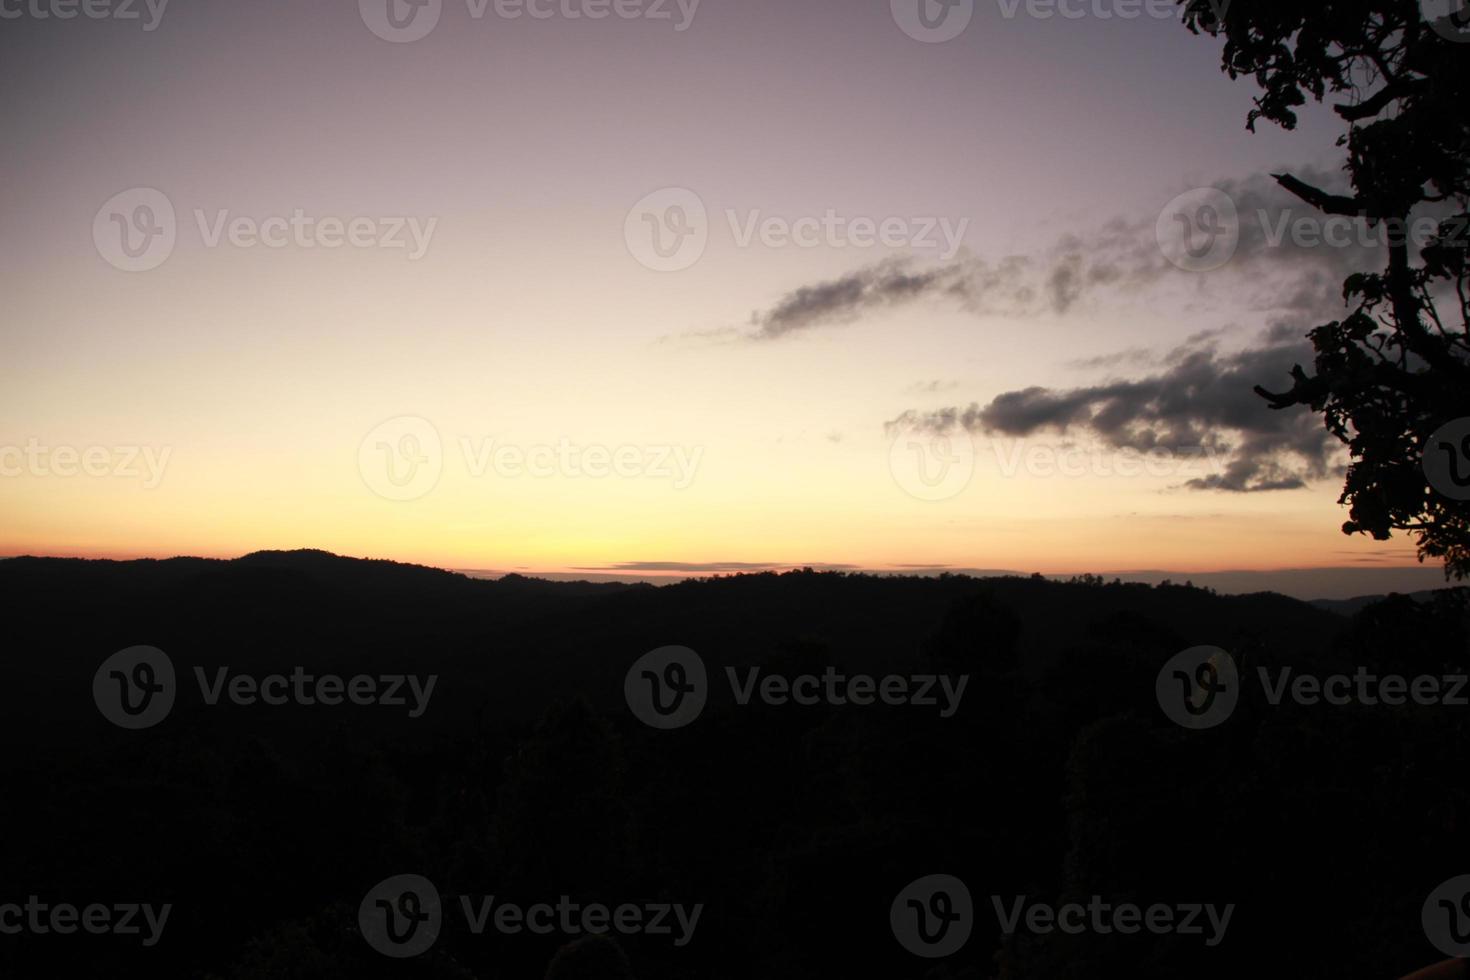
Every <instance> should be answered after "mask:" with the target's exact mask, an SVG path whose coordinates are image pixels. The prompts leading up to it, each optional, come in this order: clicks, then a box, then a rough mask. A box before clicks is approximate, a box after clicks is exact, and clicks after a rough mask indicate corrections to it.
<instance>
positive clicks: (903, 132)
mask: <svg viewBox="0 0 1470 980" xmlns="http://www.w3.org/2000/svg"><path fill="white" fill-rule="evenodd" d="M122 2H123V0H116V2H115V3H113V4H108V3H105V2H102V0H93V4H94V6H93V9H94V10H96V11H100V12H109V13H110V14H111V16H105V17H93V16H86V15H84V14H79V15H78V16H76V17H74V18H71V19H58V18H57V17H55V16H49V15H51V14H54V13H57V12H59V11H58V7H59V8H61V9H63V10H64V9H68V8H67V5H66V4H65V3H57V2H56V0H0V88H3V90H4V91H5V92H6V93H7V98H5V99H4V100H0V129H3V131H4V132H5V133H6V134H7V137H8V138H7V139H6V140H5V141H4V142H3V144H0V169H3V174H4V177H5V179H4V181H3V185H0V225H3V228H4V234H3V236H0V250H3V252H0V291H3V294H4V296H5V297H6V300H7V301H6V303H5V314H4V319H3V330H4V335H5V337H4V339H5V350H6V354H7V356H6V357H5V358H4V360H3V362H0V474H3V476H0V554H21V553H34V554H56V555H91V556H106V557H126V556H164V555H171V554H179V553H187V554H203V555H217V556H231V555H237V554H241V553H244V552H247V551H251V550H256V549H260V548H294V547H305V546H309V547H320V548H326V549H330V550H333V551H337V552H341V553H346V554H354V555H367V556H373V557H387V558H395V559H400V560H407V561H418V562H424V563H428V564H436V565H443V566H448V567H456V568H482V569H523V570H533V571H545V572H566V571H571V570H581V569H594V570H597V569H607V568H612V567H620V568H622V567H626V568H629V569H630V570H633V571H650V570H651V571H657V570H669V569H672V570H679V569H683V568H686V567H690V568H694V569H702V568H707V567H711V565H720V564H723V563H751V564H755V565H762V564H765V563H776V564H783V563H826V564H834V565H851V566H857V567H863V568H901V567H924V568H928V567H936V566H954V567H963V568H1010V569H1019V570H1024V571H1033V570H1037V571H1043V572H1058V573H1064V572H1075V571H1112V570H1126V569H1145V568H1164V569H1170V570H1177V571H1186V572H1187V571H1199V572H1203V571H1211V570H1214V571H1219V570H1227V569H1279V568H1301V567H1318V566H1340V567H1352V566H1373V567H1380V566H1402V565H1411V564H1413V552H1412V548H1411V546H1410V545H1409V543H1408V542H1407V541H1406V540H1404V539H1398V540H1395V541H1392V542H1388V543H1387V544H1375V543H1374V542H1371V541H1366V540H1363V539H1349V538H1346V537H1344V536H1342V535H1341V534H1340V533H1339V531H1338V527H1339V525H1340V524H1341V521H1342V520H1343V519H1344V517H1345V514H1344V513H1343V512H1342V511H1341V510H1340V509H1339V508H1338V507H1337V505H1336V503H1335V500H1336V497H1337V492H1338V489H1339V486H1340V480H1339V479H1338V478H1337V473H1336V467H1337V466H1338V465H1339V464H1340V462H1341V461H1340V459H1339V458H1338V457H1337V456H1336V455H1335V451H1334V450H1332V449H1331V447H1330V446H1328V445H1327V444H1326V443H1325V442H1324V441H1323V439H1322V437H1321V434H1320V426H1319V425H1318V424H1317V423H1315V422H1313V421H1312V420H1311V419H1307V418H1295V419H1292V418H1286V417H1282V416H1273V415H1271V413H1269V412H1268V410H1267V409H1265V408H1264V407H1263V406H1262V405H1261V404H1260V403H1259V401H1258V400H1257V399H1255V398H1254V396H1253V395H1251V394H1250V392H1249V387H1250V385H1251V384H1254V383H1279V382H1280V378H1281V377H1282V373H1283V372H1284V371H1285V369H1286V368H1288V367H1290V365H1291V363H1292V361H1293V359H1294V358H1300V357H1301V356H1302V354H1301V350H1302V339H1301V338H1302V335H1303V334H1304V333H1305V330H1306V329H1307V328H1309V327H1311V326H1312V325H1314V324H1316V323H1318V322H1322V321H1324V320H1326V319H1329V318H1331V317H1332V316H1333V315H1335V311H1336V309H1339V308H1340V305H1339V302H1338V301H1335V300H1334V298H1333V297H1334V295H1335V294H1337V293H1338V291H1339V290H1338V286H1339V284H1340V281H1341V279H1342V277H1343V275H1344V274H1345V273H1346V271H1347V270H1348V269H1350V268H1353V267H1355V266H1356V265H1357V264H1360V263H1365V262H1366V263H1368V264H1370V265H1371V264H1376V262H1377V258H1376V256H1375V255H1374V254H1373V251H1374V250H1373V249H1372V248H1371V247H1365V246H1361V245H1359V244H1356V243H1355V244H1351V245H1349V244H1346V243H1345V244H1344V245H1343V246H1341V247H1338V246H1326V245H1319V244H1316V243H1314V242H1307V243H1302V242H1300V241H1295V242H1294V241H1292V240H1289V239H1291V236H1289V235H1288V236H1287V239H1288V240H1278V239H1279V234H1275V233H1273V229H1279V227H1280V226H1278V225H1277V224H1276V222H1277V221H1278V220H1279V219H1280V218H1281V217H1282V216H1284V217H1285V218H1287V219H1288V220H1295V219H1296V218H1300V217H1304V216H1306V215H1307V212H1306V211H1305V210H1302V209H1291V208H1289V202H1287V201H1286V200H1285V199H1284V198H1283V197H1281V195H1280V194H1279V193H1278V192H1275V191H1274V190H1273V189H1272V186H1273V185H1271V184H1270V181H1269V179H1268V178H1267V176H1266V175H1267V174H1268V173H1269V172H1271V171H1275V170H1281V169H1291V170H1294V171H1295V172H1298V173H1304V174H1315V175H1316V178H1315V179H1320V180H1323V181H1326V182H1331V181H1332V180H1334V179H1335V177H1336V169H1337V166H1338V164H1337V162H1336V155H1335V153H1336V151H1335V149H1334V147H1333V141H1334V139H1335V138H1336V136H1337V135H1338V133H1339V129H1338V127H1337V126H1336V125H1335V124H1334V122H1333V121H1332V119H1331V118H1330V114H1328V113H1325V112H1321V111H1318V112H1314V113H1311V114H1310V115H1309V116H1308V117H1307V118H1306V120H1305V121H1304V125H1303V126H1302V127H1301V129H1299V130H1298V131H1297V132H1295V133H1282V132H1280V131H1278V130H1275V129H1271V128H1267V127H1264V126H1263V127H1262V129H1261V131H1260V132H1259V133H1258V134H1256V135H1251V134H1249V133H1247V132H1246V131H1245V128H1244V122H1245V115H1246V112H1247V110H1248V109H1249V107H1250V97H1251V95H1252V92H1253V89H1252V87H1251V85H1250V84H1249V83H1248V82H1246V81H1240V82H1234V83H1232V82H1231V81H1230V80H1229V79H1228V78H1226V77H1225V76H1224V75H1222V74H1221V73H1220V71H1219V68H1218V60H1219V50H1218V42H1216V41H1213V40H1211V39H1208V38H1199V37H1195V36H1193V35H1191V34H1189V33H1188V32H1187V31H1186V30H1184V28H1183V27H1181V26H1180V25H1179V23H1178V22H1177V20H1176V19H1164V18H1157V17H1151V16H1148V15H1147V11H1148V10H1150V9H1158V6H1159V5H1158V4H1157V3H1155V4H1152V5H1146V4H1143V3H1141V2H1134V3H1130V2H1129V0H1087V2H1086V3H1085V4H1084V3H1082V2H1080V0H1074V2H1073V3H1071V4H1067V3H1064V4H1063V6H1064V7H1065V8H1066V9H1068V10H1069V11H1070V12H1072V13H1079V14H1081V16H1076V17H1069V16H1061V15H1060V14H1058V15H1056V16H1051V17H1042V16H1036V14H1039V13H1044V12H1045V11H1046V10H1048V9H1050V8H1048V7H1046V6H1044V5H1042V4H1040V3H1038V2H1036V0H1032V2H1030V3H1027V2H1021V3H1019V5H1018V4H1016V3H1013V2H1011V0H975V3H974V5H973V6H974V9H973V15H972V17H971V19H970V21H969V24H968V26H967V27H966V28H965V29H964V30H963V32H961V33H960V34H959V35H958V36H956V37H954V38H953V39H951V40H949V41H946V42H944V43H926V42H925V41H922V40H919V39H916V38H915V37H913V36H910V33H906V31H905V30H904V29H903V26H901V25H905V24H906V25H907V26H908V27H909V28H910V31H911V32H913V33H919V34H920V35H922V34H923V30H922V29H920V28H916V27H915V24H916V19H915V18H916V14H915V11H914V9H913V5H914V4H916V3H917V2H918V0H894V2H893V4H892V5H890V3H889V2H888V0H862V2H854V0H803V2H792V0H738V2H735V0H703V2H700V3H698V4H692V2H691V0H685V3H684V4H683V6H682V7H681V5H680V4H678V3H676V2H675V0H666V2H665V0H641V2H639V0H618V2H617V3H616V4H615V3H613V2H611V0H602V2H601V3H599V0H556V2H555V3H551V2H539V3H533V4H531V5H530V6H531V7H534V8H535V9H536V11H537V12H538V13H541V14H549V16H543V17H533V16H531V14H530V13H529V12H527V11H528V10H529V8H527V7H526V6H525V5H523V4H515V5H510V4H509V3H508V0H502V2H501V4H500V5H499V6H500V12H497V4H496V3H495V2H493V0H492V2H491V3H490V4H489V5H488V6H482V5H481V4H479V3H478V0H443V2H442V4H438V5H436V4H432V3H431V4H430V5H429V6H428V7H424V8H423V9H421V10H417V16H418V17H419V18H420V19H418V20H413V19H412V18H413V17H414V16H415V9H416V8H413V7H411V6H409V5H408V4H407V3H404V2H403V0H392V2H393V3H394V4H395V7H396V10H397V16H396V20H395V21H390V20H389V16H388V11H387V9H386V8H387V3H388V2H389V0H363V2H362V4H359V3H357V2H356V0H322V2H315V3H306V2H301V0H297V2H284V0H281V2H272V0H252V2H251V3H248V4H247V3H220V2H215V3H206V2H202V0H193V2H190V0H173V2H171V3H167V4H166V5H163V7H162V9H161V10H160V9H159V6H160V5H159V4H158V2H157V0H155V2H154V4H153V7H152V9H151V10H150V8H149V6H148V5H147V4H145V3H143V2H142V0H137V2H136V3H132V4H130V5H129V7H128V9H126V10H125V11H124V10H118V9H117V7H118V6H119V5H120V4H121V3H122ZM78 9H80V8H78ZM436 9H437V16H438V20H437V22H436V23H434V24H433V27H432V30H427V25H428V24H429V22H430V20H431V19H432V16H433V14H434V13H435V11H436ZM934 9H935V10H937V9H938V8H937V7H935V8H934ZM964 9H965V8H964V7H963V5H962V6H961V8H959V10H957V11H956V12H954V13H952V14H951V16H954V17H958V16H960V15H961V14H962V13H963V12H964ZM514 11H522V12H523V13H522V15H521V16H519V17H514V18H513V17H509V16H505V14H507V13H510V12H514ZM1132 11H1140V12H1142V13H1143V15H1142V16H1138V17H1136V18H1132V19H1125V18H1124V17H1123V16H1120V14H1121V13H1123V12H1132ZM134 12H136V13H137V15H138V16H137V19H128V18H126V17H123V16H119V15H120V14H122V13H129V14H131V13H134ZM597 12H607V13H608V16H605V17H602V18H593V17H591V16H585V15H586V14H591V13H597ZM619 12H621V14H620V13H619ZM931 12H932V11H931ZM573 13H581V14H584V16H580V17H573V16H570V14H573ZM42 14H47V15H48V16H41V15H42ZM426 17H427V18H430V20H425V19H423V18H426ZM393 23H398V24H401V25H405V26H403V27H402V28H395V27H393V26H392V24H393ZM951 23H952V22H951ZM150 28H151V29H150ZM375 29H376V33H375ZM425 30H427V33H426V34H425V35H424V36H422V37H420V38H419V39H417V40H412V41H408V40H405V39H404V38H405V37H406V36H409V35H412V34H415V33H422V32H423V31H425ZM379 34H384V35H386V36H389V37H397V38H398V40H393V41H390V40H385V39H384V37H380V36H379ZM1211 187H1213V188H1216V189H1217V190H1216V191H1215V192H1214V194H1215V195H1218V194H1220V193H1221V192H1223V193H1224V194H1226V195H1228V199H1229V200H1230V201H1231V202H1233V203H1234V204H1235V206H1236V207H1237V209H1238V212H1239V228H1240V231H1239V244H1238V246H1236V249H1235V252H1234V254H1233V255H1232V256H1231V257H1229V260H1228V261H1224V262H1223V264H1218V263H1216V262H1215V261H1213V257H1212V256H1206V257H1205V258H1202V259H1198V258H1197V259H1190V258H1189V257H1188V256H1184V257H1183V258H1182V259H1181V256H1180V254H1179V253H1178V251H1177V250H1176V251H1174V252H1170V247H1169V230H1170V229H1174V228H1176V223H1177V218H1176V217H1175V215H1174V214H1173V213H1171V211H1170V210H1169V209H1170V208H1171V207H1172V208H1174V209H1175V210H1178V209H1179V208H1181V207H1185V206H1186V205H1187V208H1188V213H1189V214H1192V215H1195V216H1196V217H1199V216H1200V215H1203V214H1204V213H1205V212H1203V211H1201V210H1200V207H1201V202H1202V201H1203V202H1205V203H1210V202H1213V201H1217V200H1218V197H1216V196H1209V195H1210V194H1211V192H1209V191H1204V190H1199V191H1196V192H1195V194H1194V196H1192V197H1189V198H1186V199H1185V202H1186V205H1177V204H1176V205H1171V202H1173V201H1175V200H1176V198H1178V196H1179V195H1181V194H1184V193H1185V192H1189V191H1191V190H1194V189H1198V188H1211ZM1201 195H1205V196H1204V197H1202V196H1201ZM1283 206H1287V207H1288V210H1287V211H1285V212H1283V210H1282V208H1283ZM1262 210H1264V211H1265V212H1266V214H1267V216H1268V217H1267V219H1266V221H1265V222H1264V225H1263V224H1262V222H1261V221H1259V220H1258V218H1257V216H1258V214H1259V213H1260V212H1261V211H1262ZM169 211H172V216H170V214H169V213H168V212H169ZM771 219H775V220H774V221H773V220H771ZM1199 220H1200V221H1201V222H1203V221H1204V220H1205V219H1204V218H1199ZM1179 227H1181V228H1182V226H1179ZM655 232H658V241H657V242H655V239H654V233H655ZM1161 233H1162V238H1163V244H1162V245H1161V244H1160V240H1161ZM1180 233H1181V234H1182V231H1181V232H1180ZM1232 241H1233V239H1232ZM701 244H702V245H703V251H702V252H701V251H700V250H699V249H700V246H701ZM1171 257H1172V258H1174V259H1176V260H1179V264H1178V265H1176V264H1174V263H1172V262H1171V261H1170V260H1169V259H1170V258H1171ZM1217 264H1218V267H1217V268H1208V269H1207V271H1198V270H1197V269H1196V268H1191V266H1194V267H1204V266H1215V265H1217ZM1181 265H1182V266H1184V267H1185V268H1180V266H1181ZM1148 453H1152V455H1147V454H1148ZM946 461H947V462H946ZM946 465H947V466H948V469H946V468H945V467H946ZM69 474H70V475H69ZM645 563H661V564H645Z"/></svg>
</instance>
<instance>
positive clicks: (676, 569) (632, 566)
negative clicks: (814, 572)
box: [575, 561, 857, 575]
mask: <svg viewBox="0 0 1470 980" xmlns="http://www.w3.org/2000/svg"><path fill="white" fill-rule="evenodd" d="M788 568H819V569H822V570H825V571H850V570H852V569H855V568H857V566H856V565H834V564H831V563H827V564H823V563H819V562H749V561H621V562H615V563H613V564H611V565H586V566H578V567H577V568H576V569H575V570H576V571H579V572H671V573H685V574H694V575H697V574H707V573H714V572H769V571H781V570H783V569H788Z"/></svg>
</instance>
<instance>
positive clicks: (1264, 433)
mask: <svg viewBox="0 0 1470 980" xmlns="http://www.w3.org/2000/svg"><path fill="white" fill-rule="evenodd" d="M1304 333H1305V331H1304V330H1303V329H1301V328H1300V327H1297V328H1293V327H1291V326H1289V325H1287V324H1278V325H1277V326H1275V327H1273V328H1272V329H1271V330H1270V331H1268V332H1267V333H1266V334H1265V335H1264V336H1263V337H1262V338H1261V340H1260V343H1259V345H1258V346H1256V347H1252V348H1249V349H1246V350H1240V351H1234V352H1230V353H1221V352H1220V351H1219V350H1218V349H1217V348H1216V345H1215V343H1216V342H1215V340H1214V338H1213V337H1212V336H1209V335H1199V336H1197V337H1194V338H1191V339H1190V341H1189V342H1187V343H1185V344H1184V345H1182V346H1180V347H1178V348H1176V349H1175V350H1173V351H1170V352H1169V353H1168V354H1167V355H1166V356H1165V357H1164V358H1162V366H1161V367H1160V368H1159V370H1157V371H1155V372H1154V373H1152V374H1149V375H1147V376H1145V377H1143V378H1139V379H1136V380H1120V381H1109V382H1106V383H1103V384H1098V385H1091V386H1085V387H1080V388H1072V389H1067V390H1056V389H1051V388H1040V387H1030V388H1021V389H1017V390H1015V391H1007V392H1004V393H1002V394H1000V395H997V396H996V397H994V398H993V399H991V400H990V402H989V403H987V404H985V405H981V404H978V403H971V404H970V405H968V406H954V407H946V408H939V409H933V410H928V411H922V412H920V411H913V410H910V411H907V412H904V413H903V414H902V415H900V416H899V417H898V418H896V419H894V420H893V421H891V422H889V423H888V429H889V431H890V433H892V432H894V431H903V430H915V429H916V430H920V431H926V432H934V433H947V432H953V431H957V430H965V431H968V432H974V433H984V434H987V435H1002V436H1011V437H1025V436H1033V435H1036V434H1038V433H1055V434H1057V435H1060V436H1063V437H1066V436H1069V435H1072V434H1078V433H1086V434H1090V435H1092V436H1093V437H1095V438H1097V439H1098V440H1100V441H1101V442H1102V444H1103V445H1104V446H1106V447H1108V448H1110V449H1113V450H1123V449H1129V450H1137V451H1139V452H1156V451H1162V452H1167V453H1197V452H1200V451H1204V452H1207V453H1209V454H1210V455H1212V456H1214V457H1215V458H1216V459H1217V460H1218V461H1220V463H1221V470H1220V472H1218V473H1211V474H1209V475H1207V476H1204V477H1199V478H1196V479H1193V480H1190V481H1188V482H1187V483H1186V484H1185V486H1187V487H1190V488H1193V489H1199V490H1224V491H1231V492H1241V493H1243V492H1252V491H1263V490H1287V489H1294V488H1297V487H1301V486H1305V485H1306V483H1307V481H1309V480H1314V479H1322V478H1324V477H1326V476H1328V475H1329V474H1330V473H1331V472H1333V459H1334V451H1335V450H1336V448H1337V446H1338V443H1337V440H1336V439H1334V438H1333V437H1332V436H1331V435H1330V434H1329V433H1328V432H1327V431H1326V430H1325V429H1324V428H1323V425H1322V422H1321V420H1320V419H1319V418H1318V417H1317V416H1316V415H1314V414H1313V413H1311V412H1308V411H1306V410H1304V409H1290V410H1286V411H1273V410H1272V409H1270V408H1268V407H1267V406H1266V404H1265V402H1264V401H1262V399H1261V398H1260V397H1259V396H1257V395H1256V394H1255V392H1254V391H1253V390H1252V389H1253V387H1254V386H1255V385H1258V384H1266V385H1271V384H1275V383H1278V382H1279V381H1280V379H1282V378H1284V377H1285V376H1286V374H1287V372H1288V371H1289V370H1290V369H1291V367H1292V366H1293V365H1295V364H1309V363H1310V362H1311V359H1312V350H1311V346H1310V344H1308V343H1307V341H1306V340H1305V339H1304V338H1303V337H1302V334H1304Z"/></svg>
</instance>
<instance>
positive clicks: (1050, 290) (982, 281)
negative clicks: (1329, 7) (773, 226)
mask: <svg viewBox="0 0 1470 980" xmlns="http://www.w3.org/2000/svg"><path fill="white" fill-rule="evenodd" d="M1296 173H1297V175H1298V176H1299V177H1301V179H1303V180H1304V181H1306V182H1307V183H1310V184H1313V185H1315V186H1319V187H1322V188H1324V189H1327V190H1331V191H1340V190H1342V189H1343V178H1342V175H1340V174H1334V173H1330V172H1326V171H1322V170H1318V169H1315V168H1311V167H1307V168H1301V169H1299V170H1297V172H1296ZM1215 187H1216V188H1217V189H1218V190H1221V191H1223V192H1224V193H1225V194H1227V195H1228V196H1229V197H1230V199H1231V200H1232V201H1233V202H1234V204H1235V209H1236V214H1237V218H1238V222H1239V224H1238V227H1239V241H1238V244H1237V246H1236V249H1235V253H1234V255H1233V257H1232V258H1231V259H1230V261H1229V262H1228V263H1227V264H1226V265H1225V266H1223V267H1222V268H1220V269H1218V270H1215V271H1212V272H1208V273H1195V272H1186V271H1184V270H1181V269H1178V268H1176V267H1175V266H1173V265H1171V264H1170V263H1169V262H1168V260H1167V259H1165V257H1164V255H1163V252H1162V250H1161V249H1160V246H1159V242H1158V239H1157V237H1156V235H1157V233H1156V230H1155V226H1156V224H1157V220H1158V215H1157V214H1148V215H1141V216H1134V217H1132V218H1121V217H1119V218H1114V219H1113V220H1111V221H1109V222H1108V223H1106V224H1105V225H1103V226H1102V227H1101V228H1098V229H1095V230H1092V231H1090V232H1086V233H1077V232H1072V233H1067V234H1064V235H1061V236H1059V237H1058V238H1057V239H1056V241H1054V242H1053V243H1052V244H1051V245H1050V246H1049V247H1046V248H1043V249H1041V250H1039V251H1037V252H1036V253H1034V254H1030V255H1010V256H1005V257H1003V258H1000V259H998V260H994V261H987V260H986V259H983V258H981V257H978V256H975V255H973V254H971V253H969V252H961V253H960V254H959V255H958V256H957V257H956V258H954V259H953V260H951V261H948V262H942V263H928V264H925V263H921V262H920V260H918V259H916V258H912V257H896V258H889V259H885V260H883V261H881V262H878V263H875V264H873V265H869V266H866V267H864V268H861V269H858V270H856V271H854V272H852V273H849V274H847V275H844V276H841V277H838V278H836V279H830V280H826V281H823V282H818V283H813V284H809V285H805V286H800V287H798V288H796V289H794V290H792V291H791V292H789V293H787V294H786V295H785V296H782V297H780V298H779V299H777V300H776V301H775V302H774V303H773V304H772V305H771V306H770V307H768V308H766V309H764V310H758V311H757V312H756V313H754V314H753V315H752V317H751V320H750V324H749V327H748V328H747V329H746V330H744V331H743V332H740V333H741V335H742V336H743V338H744V339H746V340H776V339H781V338H785V337H789V336H792V335H794V334H798V333H802V332H805V331H809V330H813V329H816V328H821V327H831V326H841V325H844V324H849V323H852V322H854V321H856V320H858V319H860V318H861V317H863V316H864V315H867V314H869V313H872V312H875V311H878V310H881V309H885V308H891V307H893V306H896V305H899V304H907V303H915V302H920V301H940V302H949V303H951V304H954V305H955V306H957V307H958V308H959V309H962V310H966V311H968V312H972V313H975V314H979V315H1003V316H1012V317H1033V316H1038V315H1044V314H1050V315H1055V316H1064V315H1067V314H1070V313H1073V312H1078V311H1082V312H1090V311H1092V310H1094V309H1095V308H1096V307H1097V305H1098V304H1099V303H1102V302H1105V301H1109V300H1114V299H1117V298H1120V297H1125V296H1127V295H1129V294H1137V293H1139V292H1140V291H1142V290H1145V289H1148V288H1151V287H1154V286H1158V285H1173V286H1177V287H1183V288H1190V289H1204V290H1206V291H1208V290H1209V289H1210V288H1211V287H1215V288H1218V295H1219V297H1220V298H1222V299H1223V300H1225V301H1228V302H1230V303H1233V304H1236V305H1237V306H1239V305H1243V306H1244V307H1245V308H1246V309H1248V310H1254V311H1258V312H1261V313H1274V314H1301V315H1303V316H1310V317H1322V318H1324V319H1326V318H1330V317H1331V316H1334V315H1337V314H1338V313H1339V312H1340V311H1341V310H1342V307H1343V300H1342V283H1343V280H1344V279H1346V278H1347V277H1348V276H1349V275H1350V274H1352V273H1353V272H1358V271H1364V270H1372V269H1378V268H1382V267H1383V265H1384V263H1385V254H1386V253H1385V251H1384V249H1383V247H1382V246H1381V245H1380V244H1378V240H1379V237H1381V229H1379V230H1376V231H1375V230H1374V229H1370V228H1369V227H1368V226H1367V225H1366V223H1364V222H1361V221H1356V222H1355V224H1354V226H1353V227H1351V228H1349V227H1346V226H1345V225H1344V222H1345V221H1347V220H1349V219H1337V221H1338V226H1337V227H1336V229H1335V230H1334V232H1333V235H1334V237H1333V241H1334V242H1340V243H1341V244H1327V243H1325V242H1324V241H1323V240H1322V239H1323V234H1324V232H1325V231H1326V230H1327V229H1326V228H1324V226H1323V224H1322V221H1323V217H1324V216H1322V215H1320V214H1318V212H1316V211H1315V210H1314V209H1313V208H1312V207H1311V206H1309V205H1307V204H1305V203H1304V202H1302V201H1300V200H1299V199H1297V198H1296V197H1295V196H1294V195H1292V194H1290V193H1289V192H1287V191H1286V190H1284V189H1282V188H1281V187H1280V186H1279V185H1278V184H1277V183H1276V181H1275V180H1274V179H1273V178H1271V177H1270V176H1269V175H1267V174H1259V175H1255V176H1252V177H1249V178H1246V179H1243V180H1227V181H1221V182H1219V183H1217V184H1216V185H1215ZM1296 229H1302V230H1300V231H1298V230H1296Z"/></svg>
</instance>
